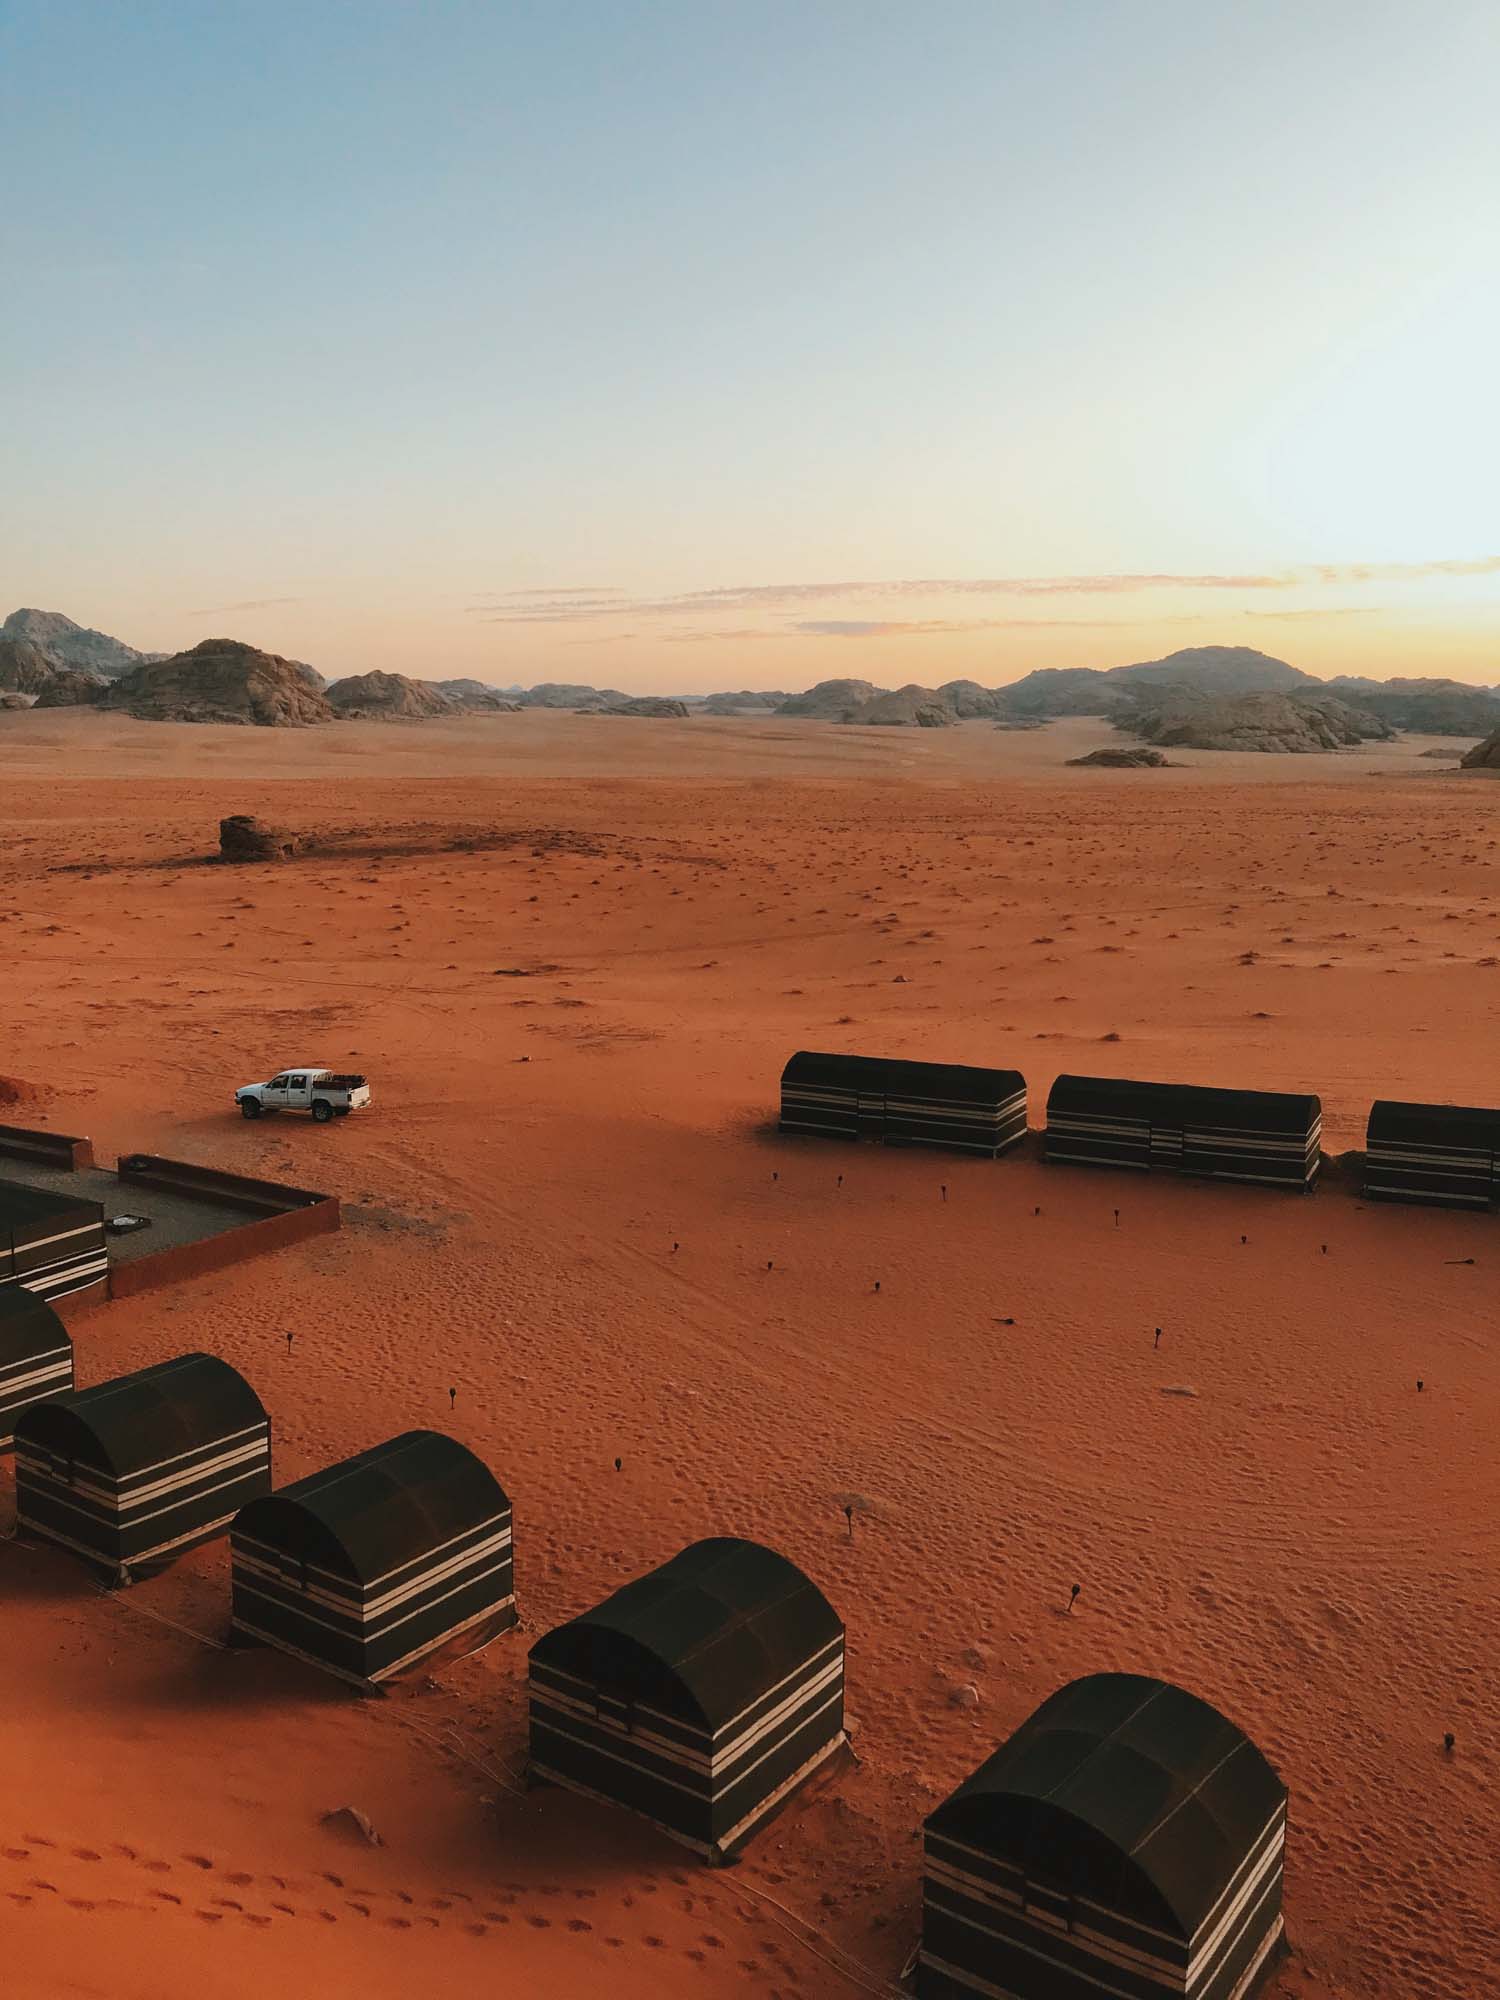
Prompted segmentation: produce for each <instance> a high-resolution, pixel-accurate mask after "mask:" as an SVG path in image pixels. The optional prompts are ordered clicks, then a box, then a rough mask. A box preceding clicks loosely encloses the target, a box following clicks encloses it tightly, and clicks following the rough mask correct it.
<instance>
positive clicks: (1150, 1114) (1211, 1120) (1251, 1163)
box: [1046, 1076, 1323, 1189]
mask: <svg viewBox="0 0 1500 2000" xmlns="http://www.w3.org/2000/svg"><path fill="white" fill-rule="evenodd" d="M1322 1139H1323V1107H1322V1105H1321V1103H1320V1102H1319V1101H1318V1099H1317V1098H1316V1097H1309V1096H1306V1095H1303V1094H1301V1093H1297V1094H1292V1093H1289V1092H1285V1091H1276V1090H1211V1089H1203V1088H1201V1087H1200V1086H1198V1085H1197V1084H1189V1083H1137V1082H1135V1081H1134V1080H1133V1079H1127V1078H1123V1077H1106V1076H1060V1077H1059V1078H1058V1079H1057V1081H1056V1082H1055V1083H1054V1084H1053V1086H1052V1089H1051V1091H1050V1093H1049V1095H1048V1098H1047V1137H1046V1157H1047V1158H1048V1159H1049V1160H1065V1161H1069V1162H1072V1163H1076V1164H1079V1165H1085V1166H1097V1167H1147V1168H1151V1167H1154V1168H1158V1169H1164V1170H1166V1171H1167V1172H1169V1173H1179V1174H1203V1175H1207V1176H1210V1177H1211V1178H1213V1179H1215V1180H1229V1181H1259V1182H1263V1183H1264V1184H1266V1185H1267V1186H1270V1187H1293V1188H1302V1189H1306V1188H1310V1187H1311V1186H1312V1184H1313V1181H1314V1180H1315V1179H1316V1177H1317V1172H1318V1168H1319V1166H1320V1165H1321V1164H1322V1152H1321V1146H1322Z"/></svg>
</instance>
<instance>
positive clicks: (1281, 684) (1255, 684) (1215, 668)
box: [1105, 646, 1324, 695]
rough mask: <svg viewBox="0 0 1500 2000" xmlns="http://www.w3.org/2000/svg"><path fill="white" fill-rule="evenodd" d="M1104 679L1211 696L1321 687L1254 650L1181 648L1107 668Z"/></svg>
mask: <svg viewBox="0 0 1500 2000" xmlns="http://www.w3.org/2000/svg"><path fill="white" fill-rule="evenodd" d="M1105 679H1106V680H1109V681H1112V682H1114V684H1115V685H1116V686H1117V687H1125V688H1127V689H1128V688H1131V687H1138V686H1140V685H1142V684H1145V683H1149V684H1150V685H1151V686H1152V687H1160V688H1175V687H1187V688H1197V689H1199V690H1201V691H1202V692H1204V693H1212V694H1216V695H1235V694H1285V693H1288V692H1289V691H1291V690H1292V689H1301V688H1320V687H1322V686H1323V685H1324V683H1323V682H1322V681H1320V680H1318V679H1317V678H1316V677H1315V676H1314V675H1312V674H1305V673H1303V671H1302V669H1301V668H1300V667H1293V666H1289V665H1288V664H1287V662H1286V661H1285V660H1278V659H1276V658H1274V657H1273V656H1272V655H1271V654H1270V653H1258V652H1257V651H1256V650H1255V648H1254V647H1253V646H1184V647H1182V649H1181V650H1180V651H1178V652H1176V653H1168V654H1167V655H1166V656H1165V658H1163V659H1160V660H1140V661H1138V662H1137V663H1136V664H1135V665H1134V666H1129V667H1110V668H1109V669H1108V670H1107V672H1106V674H1105Z"/></svg>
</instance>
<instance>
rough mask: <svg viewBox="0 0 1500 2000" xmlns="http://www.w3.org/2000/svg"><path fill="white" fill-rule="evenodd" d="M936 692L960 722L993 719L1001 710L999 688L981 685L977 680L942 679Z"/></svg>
mask: <svg viewBox="0 0 1500 2000" xmlns="http://www.w3.org/2000/svg"><path fill="white" fill-rule="evenodd" d="M937 693H938V696H939V699H940V700H942V701H944V702H946V704H947V705H948V707H949V708H951V709H952V710H953V713H954V714H955V715H956V716H957V717H958V719H959V721H960V722H972V721H974V720H975V719H976V718H978V717H984V718H985V719H987V720H988V719H993V717H995V716H997V715H999V714H1001V712H1002V705H1001V701H1000V691H999V689H998V688H987V687H981V686H980V685H979V683H978V681H944V682H943V685H942V686H941V687H940V688H939V689H938V690H937Z"/></svg>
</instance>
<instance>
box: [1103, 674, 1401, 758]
mask: <svg viewBox="0 0 1500 2000" xmlns="http://www.w3.org/2000/svg"><path fill="white" fill-rule="evenodd" d="M1120 727H1121V728H1122V729H1129V730H1130V731H1131V732H1132V733H1133V734H1135V735H1137V736H1143V737H1145V738H1146V740H1147V741H1148V742H1150V743H1157V744H1168V745H1171V744H1179V745H1181V746H1182V747H1183V748H1185V749H1192V750H1254V751H1266V752H1275V751H1282V752H1288V751H1290V752H1294V753H1299V754H1302V753H1308V752H1314V751H1320V750H1337V749H1341V748H1343V747H1345V746H1346V745H1350V744H1355V743H1363V742H1366V741H1368V740H1370V739H1371V738H1388V737H1390V736H1393V735H1394V734H1395V732H1394V731H1393V730H1392V729H1391V728H1390V726H1389V724H1387V723H1384V722H1382V721H1381V720H1380V719H1379V717H1378V716H1373V715H1370V714H1368V713H1367V712H1365V711H1362V710H1360V709H1357V708H1354V707H1352V706H1351V705H1350V704H1349V703H1347V702H1342V701H1340V700H1339V699H1338V698H1337V697H1336V696H1334V695H1328V694H1320V693H1316V692H1311V693H1309V692H1299V693H1298V694H1297V695H1287V694H1269V693H1267V694H1242V695H1231V696H1226V697H1224V698H1222V699H1218V698H1215V697H1214V696H1212V695H1204V694H1200V693H1197V692H1194V691H1192V690H1189V689H1181V688H1179V689H1176V690H1173V691H1170V692H1167V693H1165V694H1160V695H1158V694H1157V691H1155V690H1151V691H1149V692H1147V691H1143V692H1142V694H1141V696H1140V698H1139V702H1138V705H1137V706H1136V707H1135V709H1134V711H1133V713H1132V714H1131V715H1130V717H1129V718H1128V719H1122V720H1121V722H1120Z"/></svg>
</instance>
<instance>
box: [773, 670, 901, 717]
mask: <svg viewBox="0 0 1500 2000" xmlns="http://www.w3.org/2000/svg"><path fill="white" fill-rule="evenodd" d="M886 692H887V690H886V689H884V688H878V687H876V686H875V684H874V682H873V681H848V680H836V681H819V682H818V683H817V685H816V686H815V687H810V688H809V689H808V690H807V692H806V693H805V694H794V695H791V696H789V697H788V699H787V700H786V701H784V702H782V704H781V705H780V707H779V708H778V709H777V710H776V713H777V714H778V715H805V716H811V717H813V718H814V719H815V720H816V721H819V722H847V721H848V720H849V718H850V716H851V715H852V714H853V713H854V711H855V710H856V709H857V708H861V707H862V706H863V705H864V703H865V702H867V701H874V699H875V697H876V696H877V695H880V694H884V693H886Z"/></svg>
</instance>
